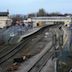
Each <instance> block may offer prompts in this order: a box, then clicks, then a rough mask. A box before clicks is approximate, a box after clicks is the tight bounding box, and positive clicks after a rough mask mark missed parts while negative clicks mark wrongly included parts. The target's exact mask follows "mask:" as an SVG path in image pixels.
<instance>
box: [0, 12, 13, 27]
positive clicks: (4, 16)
mask: <svg viewBox="0 0 72 72" xmlns="http://www.w3.org/2000/svg"><path fill="white" fill-rule="evenodd" d="M11 21H12V20H11V19H10V18H9V12H0V28H4V27H7V26H10V25H11Z"/></svg>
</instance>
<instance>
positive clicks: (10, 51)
mask: <svg viewBox="0 0 72 72" xmlns="http://www.w3.org/2000/svg"><path fill="white" fill-rule="evenodd" d="M47 28H49V27H47ZM44 29H45V28H43V29H42V30H40V31H38V32H37V33H34V34H33V35H31V36H29V37H27V38H24V40H23V41H21V42H20V43H19V44H18V45H16V46H13V47H12V48H11V47H8V48H7V49H8V50H7V52H5V53H4V52H2V51H4V50H5V49H6V47H5V48H3V50H2V51H0V52H2V53H3V54H1V55H0V65H2V64H3V63H5V62H6V61H7V60H9V59H10V58H12V57H13V56H14V55H15V54H17V53H18V52H19V51H20V50H22V49H23V47H24V46H25V45H26V44H28V42H29V41H31V40H32V39H33V38H34V37H36V36H37V35H38V34H40V33H42V32H43V30H44ZM40 39H41V38H40Z"/></svg>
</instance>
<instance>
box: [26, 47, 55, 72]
mask: <svg viewBox="0 0 72 72" xmlns="http://www.w3.org/2000/svg"><path fill="white" fill-rule="evenodd" d="M53 54H54V49H53V47H51V48H50V49H49V50H48V51H47V52H46V53H45V54H44V55H43V56H42V57H41V58H40V59H39V60H38V61H37V62H36V63H35V64H34V65H33V66H32V67H31V68H30V69H29V70H28V71H27V72H40V71H41V69H42V68H43V67H44V66H45V65H46V63H47V62H48V60H49V59H50V58H51V57H52V55H53Z"/></svg>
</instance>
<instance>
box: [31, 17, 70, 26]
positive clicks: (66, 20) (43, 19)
mask: <svg viewBox="0 0 72 72" xmlns="http://www.w3.org/2000/svg"><path fill="white" fill-rule="evenodd" d="M32 21H33V22H34V26H37V23H38V22H45V24H46V25H49V24H55V23H56V22H57V23H58V22H60V23H63V24H70V22H71V17H70V16H48V17H33V18H32Z"/></svg>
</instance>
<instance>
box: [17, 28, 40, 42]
mask: <svg viewBox="0 0 72 72" xmlns="http://www.w3.org/2000/svg"><path fill="white" fill-rule="evenodd" d="M40 29H41V27H34V28H31V29H29V30H27V31H26V32H25V33H24V35H22V36H20V39H19V40H18V42H20V41H21V40H22V38H24V37H27V36H29V35H31V34H33V33H35V32H37V31H39V30H40Z"/></svg>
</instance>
